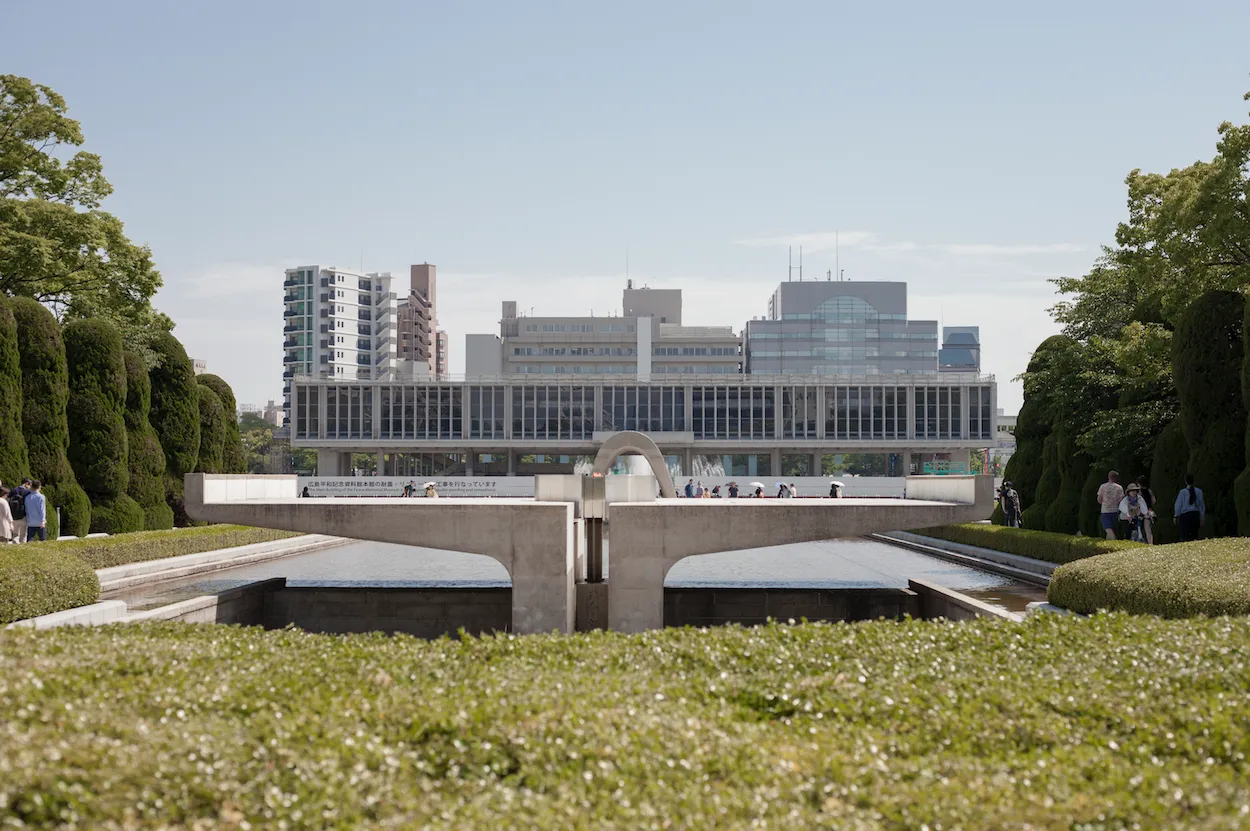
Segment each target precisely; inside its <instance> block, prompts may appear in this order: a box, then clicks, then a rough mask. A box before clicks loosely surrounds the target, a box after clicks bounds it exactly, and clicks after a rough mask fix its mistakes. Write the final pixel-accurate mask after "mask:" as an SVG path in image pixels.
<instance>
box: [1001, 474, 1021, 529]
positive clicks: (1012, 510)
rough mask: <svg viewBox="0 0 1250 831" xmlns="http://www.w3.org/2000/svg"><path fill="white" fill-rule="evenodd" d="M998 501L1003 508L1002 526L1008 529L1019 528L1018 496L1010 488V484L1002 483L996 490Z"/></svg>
mask: <svg viewBox="0 0 1250 831" xmlns="http://www.w3.org/2000/svg"><path fill="white" fill-rule="evenodd" d="M998 494H999V499H1000V500H1001V502H1002V506H1003V524H1004V525H1006V526H1007V527H1008V528H1019V527H1020V494H1019V493H1017V492H1016V489H1015V488H1013V487H1012V486H1011V483H1010V482H1003V486H1002V487H1001V488H999V490H998Z"/></svg>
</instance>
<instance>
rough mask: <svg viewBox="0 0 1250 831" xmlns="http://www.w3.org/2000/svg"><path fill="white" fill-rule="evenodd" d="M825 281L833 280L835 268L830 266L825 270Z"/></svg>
mask: <svg viewBox="0 0 1250 831" xmlns="http://www.w3.org/2000/svg"><path fill="white" fill-rule="evenodd" d="M825 282H826V283H830V282H833V269H831V268H830V269H826V270H825Z"/></svg>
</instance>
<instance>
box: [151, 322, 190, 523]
mask: <svg viewBox="0 0 1250 831" xmlns="http://www.w3.org/2000/svg"><path fill="white" fill-rule="evenodd" d="M152 351H153V352H154V353H155V354H156V356H157V365H156V366H155V367H153V368H152V371H151V372H150V373H149V374H148V377H149V378H150V379H151V381H152V409H151V412H150V414H149V419H150V420H151V422H152V428H153V429H154V430H156V436H157V438H158V439H159V440H160V443H161V450H163V451H164V453H165V501H166V502H168V503H169V507H170V508H172V509H173V512H174V523H175V524H177V525H180V526H183V525H187V524H188V522H189V520H188V517H187V512H186V507H185V506H184V504H183V499H184V496H183V495H184V488H183V477H184V476H185V475H186V474H188V473H193V472H194V471H195V464H196V461H197V460H198V459H199V454H200V404H199V393H198V390H199V388H200V386H199V384H197V383H196V382H195V370H194V369H193V368H192V366H191V360H190V359H189V358H188V357H187V352H186V350H185V349H183V348H182V344H181V343H179V342H178V339H177V338H175V337H174V336H173V335H171V334H169V333H168V332H165V333H159V334H157V335H156V336H155V337H154V338H153V340H152Z"/></svg>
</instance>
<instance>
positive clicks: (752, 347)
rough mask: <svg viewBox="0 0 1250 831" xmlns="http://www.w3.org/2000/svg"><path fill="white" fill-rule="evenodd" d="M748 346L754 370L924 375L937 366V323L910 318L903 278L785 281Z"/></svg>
mask: <svg viewBox="0 0 1250 831" xmlns="http://www.w3.org/2000/svg"><path fill="white" fill-rule="evenodd" d="M743 350H744V358H745V360H744V363H745V370H746V372H747V373H749V374H751V375H893V374H903V375H923V374H928V373H934V372H936V371H937V368H938V361H937V358H938V324H937V321H935V320H908V319H907V284H906V283H887V282H872V283H853V282H836V283H835V282H823V283H822V282H798V283H794V282H790V283H782V284H781V285H780V286H778V287H777V290H776V291H775V292H774V293H773V296H772V298H771V299H770V300H769V303H768V316H767V317H766V318H763V319H760V320H751V321H748V322H747V327H746V331H745V333H744V337H743Z"/></svg>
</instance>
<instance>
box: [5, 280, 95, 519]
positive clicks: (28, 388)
mask: <svg viewBox="0 0 1250 831" xmlns="http://www.w3.org/2000/svg"><path fill="white" fill-rule="evenodd" d="M9 304H10V308H11V309H12V311H13V317H14V319H15V320H16V321H17V335H18V344H17V346H18V355H19V361H20V365H21V369H22V433H23V435H25V437H26V449H27V451H28V453H29V455H30V475H31V476H32V477H33V478H35V479H38V480H40V481H41V482H43V484H44V488H43V493H44V496H46V497H47V499H48V536H49V537H55V536H58V535H59V534H60V533H61V531H62V530H64V532H65V534H66V535H67V536H72V537H81V536H83V535H85V534H86V533H87V532H88V531H89V530H90V528H91V500H89V499H88V498H87V494H86V492H85V491H83V489H82V488H81V487H79V486H78V480H77V479H76V478H75V477H74V469H73V468H72V467H70V464H69V459H68V458H67V457H66V455H65V452H66V449H67V448H68V447H69V425H68V423H67V421H66V418H65V408H66V406H67V404H68V402H69V369H68V367H67V366H66V363H65V343H64V341H62V340H61V327H60V325H59V324H58V323H57V322H56V318H54V317H53V316H52V312H50V311H48V310H47V309H46V308H44V307H43V305H42V304H41V303H39V301H37V300H34V299H33V298H30V297H14V298H12V299H11V300H10V301H9ZM57 508H60V509H61V514H60V517H61V518H60V527H58V525H57V512H56V509H57Z"/></svg>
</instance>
